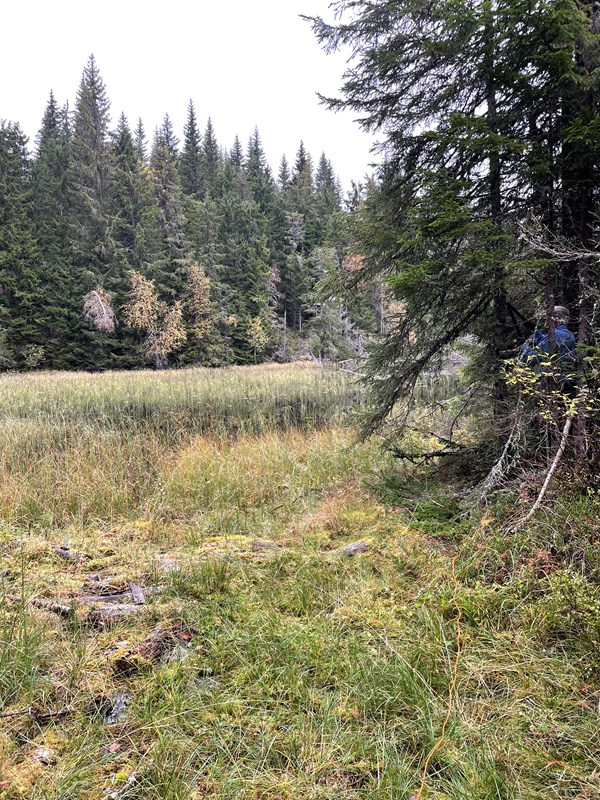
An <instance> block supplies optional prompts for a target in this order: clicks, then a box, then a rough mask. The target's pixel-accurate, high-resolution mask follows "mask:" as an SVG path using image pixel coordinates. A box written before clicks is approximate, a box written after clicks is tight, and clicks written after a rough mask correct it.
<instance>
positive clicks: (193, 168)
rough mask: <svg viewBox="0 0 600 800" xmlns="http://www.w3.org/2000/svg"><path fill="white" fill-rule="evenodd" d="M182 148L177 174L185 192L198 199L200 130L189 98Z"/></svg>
mask: <svg viewBox="0 0 600 800" xmlns="http://www.w3.org/2000/svg"><path fill="white" fill-rule="evenodd" d="M183 137H184V138H183V150H182V151H181V157H180V159H179V176H180V178H181V186H182V188H183V191H184V192H185V193H186V194H189V195H192V197H196V198H197V199H200V196H201V192H202V185H201V175H200V159H201V144H202V140H201V137H200V131H199V130H198V123H197V121H196V112H195V111H194V104H193V103H192V101H191V100H190V102H189V105H188V115H187V121H186V123H185V126H184V129H183Z"/></svg>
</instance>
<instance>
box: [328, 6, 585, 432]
mask: <svg viewBox="0 0 600 800" xmlns="http://www.w3.org/2000/svg"><path fill="white" fill-rule="evenodd" d="M336 6H337V8H338V10H340V11H341V12H342V15H343V16H344V19H343V20H342V19H340V20H339V21H338V23H336V24H333V25H329V24H327V23H325V22H324V21H323V20H321V19H316V20H313V24H314V27H315V31H316V33H317V35H318V37H319V38H320V39H321V40H322V41H323V42H324V43H326V44H327V45H328V46H339V45H342V44H345V45H350V47H351V48H352V49H353V51H354V53H355V55H356V62H355V63H354V64H353V66H352V69H351V70H349V71H348V72H347V74H346V81H345V83H344V86H343V88H342V92H343V96H342V98H340V99H334V100H331V101H330V105H331V106H332V107H333V108H352V109H353V110H355V111H358V112H359V113H361V114H362V115H363V116H362V124H363V126H364V127H365V128H367V129H368V130H371V131H376V130H377V131H379V133H380V135H383V137H384V144H385V152H386V154H387V157H388V160H387V163H386V164H385V166H384V168H383V169H382V171H381V176H380V178H381V186H380V188H379V189H378V190H377V191H376V192H375V193H373V194H372V196H371V198H370V199H369V200H368V202H367V207H366V209H365V211H364V212H363V213H362V218H363V225H364V227H363V236H362V238H363V241H364V243H365V247H364V249H365V255H366V257H367V260H366V265H367V269H366V271H365V274H367V275H368V274H369V272H371V273H373V272H376V273H382V272H384V273H386V274H388V275H389V276H390V277H389V281H388V282H389V285H390V286H391V287H392V288H393V291H394V294H395V297H396V299H397V300H399V301H400V302H401V303H402V305H403V308H404V309H405V313H404V315H403V317H402V319H401V321H400V322H399V324H397V325H396V326H395V327H394V328H393V329H392V330H391V331H390V333H389V335H388V336H387V339H386V340H385V341H384V342H383V344H382V345H381V346H380V347H379V349H378V350H376V351H375V352H374V354H373V357H372V360H371V371H372V373H371V374H372V375H373V377H374V386H375V389H376V394H377V401H378V413H377V414H376V415H375V417H374V423H375V424H376V423H378V422H379V421H381V420H382V419H383V418H384V417H385V416H386V415H387V414H388V413H389V412H390V411H391V409H392V408H393V406H394V404H395V402H396V401H397V400H398V398H400V397H402V396H406V395H407V394H410V392H411V390H412V388H413V387H414V386H415V383H416V380H417V379H418V376H419V375H420V374H421V373H422V372H423V371H424V370H427V369H431V368H432V367H433V366H434V365H435V364H436V362H439V359H441V358H442V357H443V353H444V349H445V348H446V347H447V346H448V345H449V344H450V343H451V342H452V341H453V340H454V339H455V338H456V337H457V336H460V335H461V334H463V333H467V332H469V333H474V334H476V335H477V337H478V340H479V341H480V342H481V343H482V345H483V349H482V351H481V361H482V366H485V369H483V370H482V371H481V372H480V375H481V378H482V382H483V384H484V385H487V386H489V387H490V388H491V389H493V395H494V398H495V408H496V411H497V414H498V419H499V420H501V419H502V418H503V417H504V416H505V413H506V410H507V405H506V401H507V397H506V386H505V384H504V382H503V379H502V366H503V365H502V356H503V354H504V353H505V352H506V351H507V350H510V348H513V347H514V346H515V345H516V344H517V343H518V341H519V339H520V338H522V336H523V331H522V330H521V329H520V325H519V319H520V318H521V317H523V316H527V315H528V314H532V313H533V312H534V311H535V306H534V303H535V301H536V298H537V301H538V302H539V301H541V302H542V303H543V305H544V306H546V307H548V305H551V304H552V303H553V302H555V301H557V300H559V299H560V300H561V301H563V302H569V303H570V304H571V306H572V307H574V309H575V308H577V307H578V306H579V308H580V310H581V314H580V319H579V325H580V341H581V342H583V343H589V342H590V333H591V331H590V326H589V324H588V323H589V320H590V313H589V312H590V308H589V302H590V292H589V290H588V289H586V285H587V286H589V278H590V274H589V269H588V267H589V260H587V261H586V259H585V258H581V259H577V258H573V259H563V263H562V264H560V263H559V264H557V263H556V261H555V262H554V263H553V264H552V263H551V262H549V261H548V259H547V258H546V259H545V261H544V258H543V250H542V254H541V255H542V258H541V259H540V252H537V253H532V252H529V253H526V254H523V252H519V249H518V245H517V237H516V235H515V234H516V232H517V224H518V222H519V221H520V220H522V219H523V216H524V215H525V214H526V213H528V212H529V213H531V212H532V211H533V213H534V214H539V215H540V216H541V217H542V218H543V219H544V221H545V224H547V226H548V228H549V229H550V232H551V231H552V229H554V231H556V230H558V231H559V232H562V233H563V235H564V237H565V239H566V240H567V241H569V242H571V243H572V244H571V246H572V247H573V249H574V250H575V251H577V250H580V251H583V252H585V251H586V250H587V251H589V250H590V244H591V242H592V240H593V236H592V227H591V226H590V224H589V221H590V219H591V216H590V215H591V214H593V213H594V212H593V210H592V209H593V207H594V193H593V191H591V186H592V185H593V183H594V180H595V178H594V176H595V170H596V168H597V167H596V165H597V164H598V153H599V152H600V151H599V149H598V146H599V137H598V135H597V110H596V109H597V108H598V105H597V102H598V100H597V98H598V94H597V93H598V90H597V85H596V84H594V79H593V75H594V73H595V70H596V69H597V66H598V63H599V58H598V52H599V47H600V37H599V33H598V30H599V28H600V25H599V21H598V13H597V11H596V10H595V6H593V4H592V3H583V4H577V3H575V2H574V1H573V0H564V2H560V3H550V4H546V3H542V2H534V3H529V2H524V0H523V1H521V0H511V2H508V0H502V2H496V3H493V2H491V0H484V2H482V3H478V4H474V5H473V4H471V3H467V2H464V3H463V2H461V3H459V4H458V5H456V4H454V5H453V6H452V8H450V7H449V6H448V4H446V3H444V2H439V3H437V2H436V3H433V4H430V5H429V6H427V8H426V9H425V8H424V7H423V6H422V5H421V4H419V3H417V2H414V0H402V1H401V2H398V3H387V2H383V0H380V1H379V0H378V1H377V2H374V3H371V2H366V0H358V1H357V2H353V3H351V4H348V3H338V4H336ZM584 142H585V144H584ZM584 151H585V152H584ZM532 201H535V204H536V205H535V207H533V208H532ZM559 220H560V223H559V222H558V221H559ZM523 255H525V256H526V258H525V259H523ZM519 261H521V270H522V272H521V276H520V279H519V280H515V279H514V277H513V276H514V274H515V269H516V267H517V264H518V263H519ZM532 263H534V264H536V265H537V266H539V265H544V264H545V270H544V272H543V273H542V274H543V281H542V285H544V284H545V287H544V293H543V295H545V296H540V293H539V292H538V290H537V286H538V285H539V281H538V280H536V279H537V276H536V278H534V277H533V276H532V275H530V274H529V273H528V269H529V267H530V266H531V264H532ZM586 298H587V299H586ZM586 303H588V307H587V308H586ZM519 315H520V316H519ZM586 320H587V321H586ZM582 325H583V328H586V327H587V328H588V329H587V330H584V329H582V327H581V326H582ZM382 374H385V375H386V376H388V377H386V378H385V379H383V378H380V377H378V376H380V375H382Z"/></svg>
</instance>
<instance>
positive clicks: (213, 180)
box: [200, 117, 221, 197]
mask: <svg viewBox="0 0 600 800" xmlns="http://www.w3.org/2000/svg"><path fill="white" fill-rule="evenodd" d="M220 160H221V157H220V153H219V145H218V143H217V139H216V136H215V130H214V128H213V124H212V121H211V119H210V117H209V118H208V122H207V123H206V130H205V131H204V136H203V138H202V158H201V160H200V165H201V171H200V174H201V187H202V196H203V197H206V196H207V195H210V196H212V195H214V192H215V187H216V185H217V179H218V172H219V163H220Z"/></svg>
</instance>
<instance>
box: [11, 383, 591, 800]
mask: <svg viewBox="0 0 600 800" xmlns="http://www.w3.org/2000/svg"><path fill="white" fill-rule="evenodd" d="M236 379H237V378H236ZM1 391H2V387H0V393H1ZM69 391H71V388H70V389H69ZM163 402H164V399H163ZM33 406H35V404H33ZM23 408H24V410H25V412H26V411H27V409H28V408H29V409H31V406H28V405H27V404H26V403H24V404H23ZM38 411H39V405H38ZM35 413H38V412H35ZM35 413H23V414H22V415H21V418H20V419H18V420H17V419H14V418H12V424H13V425H14V426H15V427H13V428H12V429H11V428H10V426H9V425H8V424H7V425H6V426H5V427H4V433H3V434H2V435H4V436H6V437H13V438H12V439H11V440H10V441H12V442H13V443H16V442H17V438H16V437H20V438H18V441H19V442H20V445H21V446H20V447H19V448H16V447H13V448H12V449H11V448H10V447H7V446H6V444H7V440H6V439H5V442H4V445H5V446H4V447H3V449H2V462H1V464H0V473H1V475H2V478H3V485H4V487H6V488H5V492H4V493H3V506H2V511H1V519H2V520H3V527H2V533H1V534H0V535H1V536H2V539H1V540H0V542H1V545H0V546H1V552H2V566H1V567H0V573H1V574H2V578H1V579H0V580H1V590H2V598H1V602H2V605H1V610H0V714H2V715H3V716H2V717H1V718H0V765H2V766H0V798H2V799H3V800H17V798H19V800H21V798H28V799H29V798H31V800H48V799H49V798H52V800H58V798H60V799H61V800H102V798H107V797H108V798H118V799H119V800H134V798H135V799H136V800H142V798H143V799H144V800H146V798H149V799H150V800H153V799H154V798H156V800H158V798H161V800H163V799H164V800H167V799H168V800H188V798H193V799H195V800H198V798H204V797H214V798H222V799H223V800H225V799H227V800H233V799H234V798H236V799H237V798H252V799H255V800H267V799H268V800H275V799H277V800H283V799H284V798H285V799H287V798H289V799H290V800H292V798H293V799H294V800H337V798H349V799H350V800H352V798H356V799H357V800H358V798H376V800H383V799H384V798H385V799H386V800H408V798H409V797H410V796H411V795H414V794H416V792H417V790H418V787H419V783H420V779H421V771H422V768H423V765H424V762H425V759H426V756H427V754H428V753H429V752H430V751H431V749H432V748H433V746H434V745H435V743H436V742H437V740H438V738H439V734H440V730H441V726H442V723H443V720H444V717H445V715H446V712H447V706H448V693H449V687H450V682H451V679H452V674H453V669H454V662H455V655H456V619H457V613H458V610H459V609H460V610H461V615H462V621H461V637H462V646H463V652H462V655H461V659H460V662H459V667H458V673H457V683H456V689H455V692H454V696H453V709H452V713H451V715H450V721H449V725H448V728H447V732H446V740H445V742H444V743H443V745H442V746H441V747H440V749H439V750H438V751H437V752H436V753H435V756H434V758H433V759H432V760H431V763H430V765H429V771H428V776H427V787H426V791H425V793H424V794H423V800H425V798H429V800H447V799H448V798H450V799H451V800H467V798H468V799H469V800H473V799H475V800H488V799H489V800H491V798H500V799H504V798H506V800H509V799H511V800H512V799H513V798H514V800H517V798H518V800H547V799H548V798H553V799H555V800H565V799H566V798H571V799H572V800H576V799H577V800H584V799H585V800H592V798H596V797H597V796H598V792H599V791H600V783H599V781H600V765H599V764H598V759H597V753H598V747H597V745H598V716H597V702H598V696H597V695H596V694H595V693H596V692H597V689H598V686H597V682H596V676H595V674H594V673H593V671H591V670H590V664H591V661H590V659H589V658H587V656H586V653H587V652H588V650H586V649H585V647H584V646H588V645H586V642H587V640H586V637H592V638H590V641H589V651H590V652H591V651H592V650H593V647H594V644H593V635H594V634H591V633H590V630H592V628H593V626H590V625H589V624H587V623H585V620H584V619H583V617H581V615H580V617H578V625H579V628H577V637H578V638H577V641H575V640H574V639H570V638H569V636H571V637H573V630H572V627H571V628H569V627H568V626H567V622H566V621H565V622H564V632H565V635H563V636H562V639H561V638H560V637H559V639H557V636H556V624H557V620H556V616H557V615H556V614H554V616H552V615H550V611H552V609H553V608H554V606H552V603H553V602H555V600H556V597H558V596H559V595H560V591H561V589H560V585H558V583H559V578H560V572H558V571H557V572H553V573H550V572H549V577H548V584H547V591H546V593H545V594H543V593H542V594H539V593H537V594H536V593H535V592H534V591H533V590H532V588H531V587H532V585H533V584H531V582H529V583H528V582H527V579H526V578H527V574H528V572H527V570H528V569H529V567H528V565H527V564H524V565H523V570H522V572H521V573H519V580H518V581H517V582H513V581H504V582H501V581H500V580H499V579H498V580H495V581H487V582H486V581H483V580H481V579H480V577H479V573H478V570H480V565H481V563H482V561H483V560H485V559H491V558H492V557H493V551H492V550H491V549H490V545H489V543H486V540H484V538H483V535H484V534H486V530H487V528H486V525H487V524H489V525H493V523H490V521H489V520H486V521H484V525H482V527H481V529H480V530H479V531H478V532H475V534H474V535H473V534H469V535H465V534H464V530H461V526H460V524H458V523H455V522H454V521H448V519H446V518H445V517H444V503H443V499H442V498H438V500H436V501H435V502H429V503H428V504H425V503H421V504H420V505H419V506H418V507H416V508H412V509H411V510H409V509H407V508H401V507H398V506H396V505H394V504H390V503H389V502H386V503H384V502H383V501H382V500H381V499H380V496H379V494H378V493H377V492H375V491H374V490H372V489H369V488H368V487H369V486H376V485H380V483H381V479H380V473H381V471H382V470H383V469H385V468H386V464H385V461H384V460H382V456H381V453H380V452H379V450H378V447H377V445H376V443H374V442H371V443H366V444H362V445H360V446H356V445H353V435H352V432H351V430H350V429H348V428H346V427H343V426H341V425H340V424H339V421H338V420H335V419H331V420H330V421H329V422H328V423H327V424H326V425H325V426H319V427H317V428H315V427H314V426H312V425H308V426H306V427H305V429H304V430H298V429H296V430H294V429H289V430H278V429H277V426H275V425H273V426H272V429H271V430H262V431H261V432H258V433H254V432H246V433H244V434H243V435H237V436H236V437H235V438H231V437H230V438H224V437H223V436H222V435H215V434H214V433H213V434H210V435H198V434H197V433H196V432H194V431H188V432H187V434H186V435H181V431H179V432H178V433H177V435H175V434H174V433H173V430H172V429H170V430H169V431H168V432H167V433H165V428H164V426H162V425H161V424H158V423H157V424H156V425H154V427H144V425H146V422H147V421H146V422H143V423H142V426H141V427H140V426H139V425H138V423H137V422H136V427H135V430H132V429H131V428H129V429H127V430H125V428H124V427H123V426H121V425H119V424H117V422H116V421H115V420H116V415H115V414H113V416H112V418H111V421H110V422H107V423H105V424H104V425H97V424H95V425H90V422H89V420H88V419H83V420H81V419H79V420H76V421H73V420H72V421H71V423H70V425H69V426H64V427H62V428H61V427H60V425H58V424H53V420H52V419H51V418H50V417H47V418H44V419H42V420H41V421H39V420H38V421H36V419H35ZM69 413H70V414H71V415H72V416H73V415H74V412H73V409H72V407H70V411H69ZM136 413H137V412H136ZM61 415H62V416H63V417H64V415H65V412H64V408H63V407H62V406H61ZM265 418H266V417H265ZM54 422H55V423H56V422H57V421H56V420H55V421H54ZM18 426H21V428H19V427H18ZM486 535H487V534H486ZM491 538H492V537H488V539H491ZM356 541H362V542H364V543H365V545H366V551H365V552H363V553H360V554H358V555H355V556H349V555H347V554H345V553H344V552H343V551H340V548H343V547H344V546H345V545H348V544H350V543H352V542H356ZM60 548H69V549H68V550H65V549H60ZM454 557H456V565H457V575H458V581H459V583H458V588H456V587H455V585H454V582H453V580H452V574H451V562H452V559H453V558H454ZM534 566H535V565H534ZM552 581H554V584H553V583H552ZM132 583H133V584H134V587H133V590H132V587H131V584H132ZM555 584H556V585H555ZM138 588H139V589H141V591H142V592H143V594H144V603H143V604H136V603H135V602H134V599H135V597H134V595H135V594H136V592H137V590H138ZM557 593H558V594H557ZM107 598H108V600H107ZM139 599H140V598H139V596H138V600H139ZM115 609H121V611H120V612H119V611H116V612H115ZM584 610H585V609H582V614H583V611H584ZM590 614H591V615H593V612H590ZM584 623H585V624H584ZM586 625H587V627H586ZM553 626H554V627H553ZM569 632H570V633H569ZM567 634H569V635H567ZM557 641H560V644H558V645H557Z"/></svg>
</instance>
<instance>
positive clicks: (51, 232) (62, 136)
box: [31, 92, 81, 368]
mask: <svg viewBox="0 0 600 800" xmlns="http://www.w3.org/2000/svg"><path fill="white" fill-rule="evenodd" d="M70 140H71V134H70V125H69V118H68V109H67V108H66V107H64V108H59V106H58V104H57V103H56V100H55V98H54V95H53V93H52V92H51V93H50V98H49V100H48V104H47V106H46V110H45V112H44V116H43V119H42V124H41V128H40V131H39V134H38V136H37V140H36V144H37V153H36V158H35V160H34V163H33V182H32V187H31V190H32V212H33V219H34V223H35V235H36V238H37V242H38V248H39V251H40V254H41V256H42V259H43V267H42V270H43V283H44V286H45V291H46V299H45V303H44V310H43V313H40V319H42V318H44V319H45V327H44V337H45V344H44V349H45V357H44V365H45V366H48V367H53V368H68V367H76V366H78V351H77V344H76V340H77V336H76V331H77V330H78V328H79V326H80V316H81V302H80V298H79V297H78V293H77V284H76V282H75V280H74V277H75V276H74V274H73V258H72V253H71V247H70V235H71V228H70V218H71V217H70V215H71V199H72V197H71V195H72V190H71V168H70V162H71V141H70Z"/></svg>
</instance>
